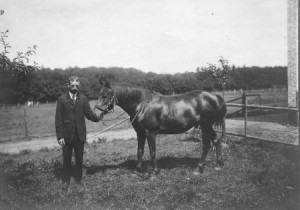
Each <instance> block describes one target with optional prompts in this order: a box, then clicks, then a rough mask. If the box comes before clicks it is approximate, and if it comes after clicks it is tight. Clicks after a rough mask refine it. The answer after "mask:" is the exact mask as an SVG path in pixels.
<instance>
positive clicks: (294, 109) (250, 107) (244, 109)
mask: <svg viewBox="0 0 300 210" xmlns="http://www.w3.org/2000/svg"><path fill="white" fill-rule="evenodd" d="M247 96H249V97H251V96H258V97H259V99H260V95H259V94H251V95H250V94H247V95H246V94H245V93H243V94H242V97H238V98H236V99H232V100H230V101H227V102H226V105H227V106H228V107H240V108H241V109H239V110H237V111H235V112H233V113H230V114H228V116H230V115H233V114H235V113H238V112H242V113H243V117H244V133H243V134H241V133H233V132H226V134H228V135H234V136H238V137H249V138H253V139H258V140H264V141H272V140H270V139H266V138H262V137H257V136H252V135H248V134H247V127H248V126H247V122H248V110H253V109H260V110H277V111H285V112H294V113H296V114H297V113H298V112H299V108H298V107H273V106H262V105H249V104H248V102H247ZM240 99H242V104H238V103H230V102H232V101H236V100H240ZM255 100H257V99H255ZM252 102H253V101H252ZM250 103H251V102H250ZM260 104H261V103H260ZM217 132H220V131H217ZM298 135H299V134H298ZM272 142H273V141H272ZM298 147H299V149H300V139H299V137H298Z"/></svg>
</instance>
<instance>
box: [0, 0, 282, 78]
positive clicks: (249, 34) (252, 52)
mask: <svg viewBox="0 0 300 210" xmlns="http://www.w3.org/2000/svg"><path fill="white" fill-rule="evenodd" d="M0 9H1V10H4V14H3V15H1V16H0V31H5V30H7V29H9V33H8V38H7V42H9V43H10V45H11V46H12V48H11V50H10V51H11V52H10V57H14V56H15V52H16V51H26V49H27V47H29V46H32V45H37V46H38V48H37V54H36V55H35V56H33V57H32V60H35V61H36V62H37V63H38V64H39V65H41V66H43V67H46V68H51V69H54V68H62V69H65V68H68V67H75V66H77V67H90V66H95V67H124V68H131V67H132V68H136V69H140V70H142V71H144V72H150V71H151V72H155V73H178V72H186V71H195V70H196V68H197V67H205V66H207V65H208V63H213V64H214V63H217V61H218V59H219V58H220V57H221V56H222V57H223V58H224V59H226V60H228V61H229V64H231V65H236V66H243V65H246V66H261V67H263V66H278V65H280V66H285V65H287V0H43V1H41V0H26V1H22V0H7V1H2V2H1V4H0ZM0 51H1V52H2V51H3V48H0Z"/></svg>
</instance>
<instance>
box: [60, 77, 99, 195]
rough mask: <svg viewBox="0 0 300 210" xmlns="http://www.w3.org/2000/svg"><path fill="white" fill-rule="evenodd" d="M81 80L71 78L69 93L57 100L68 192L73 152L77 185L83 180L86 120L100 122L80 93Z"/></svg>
mask: <svg viewBox="0 0 300 210" xmlns="http://www.w3.org/2000/svg"><path fill="white" fill-rule="evenodd" d="M78 88H79V79H78V77H77V76H71V77H70V78H69V83H68V89H69V92H68V93H66V94H63V95H62V96H60V97H59V98H58V100H57V106H56V114H55V129H56V137H57V140H58V143H59V144H60V145H61V146H62V150H63V176H62V180H63V190H68V187H69V184H70V178H71V160H72V151H73V149H74V152H75V161H76V165H75V174H74V178H75V181H76V182H77V183H79V184H80V183H81V179H82V163H83V149H84V143H85V141H86V125H85V119H84V117H86V118H87V119H89V120H91V121H93V122H99V120H100V116H99V117H98V116H97V115H96V114H95V113H94V112H93V111H92V110H91V107H90V104H89V102H88V100H87V98H86V97H85V96H84V95H82V94H79V93H78Z"/></svg>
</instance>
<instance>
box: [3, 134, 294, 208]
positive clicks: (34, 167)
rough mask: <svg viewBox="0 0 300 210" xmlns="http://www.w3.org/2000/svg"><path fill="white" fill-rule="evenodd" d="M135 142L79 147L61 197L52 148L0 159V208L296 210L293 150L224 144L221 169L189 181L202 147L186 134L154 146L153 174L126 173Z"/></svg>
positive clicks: (211, 159)
mask: <svg viewBox="0 0 300 210" xmlns="http://www.w3.org/2000/svg"><path fill="white" fill-rule="evenodd" d="M136 148H137V142H136V139H134V140H128V141H122V140H120V141H113V142H107V143H93V144H90V145H86V148H85V154H84V178H83V180H84V183H85V187H84V186H77V185H76V183H74V182H73V179H72V182H71V186H70V191H69V193H68V194H65V195H62V194H61V193H60V189H61V180H60V179H61V171H62V161H61V159H62V157H61V151H60V150H59V149H54V150H47V149H43V150H41V151H38V152H29V151H23V152H22V153H21V154H19V155H5V154H2V155H1V156H0V209H126V208H127V209H272V210H273V209H300V182H299V173H300V155H299V151H297V150H296V149H295V148H294V147H292V146H288V145H281V144H275V143H270V142H260V141H254V140H251V139H243V140H241V141H240V139H237V138H231V141H230V142H229V148H226V149H224V150H223V156H224V159H225V167H224V168H223V169H222V170H221V171H215V170H214V165H215V152H214V151H212V150H211V151H210V153H209V155H208V157H207V165H206V168H205V171H204V173H203V174H201V175H200V176H193V175H192V171H193V169H194V168H195V166H196V165H197V163H198V158H199V155H200V152H201V150H202V149H201V145H200V143H199V142H198V140H197V139H195V138H191V137H189V136H187V135H185V134H182V135H164V136H159V138H158V139H157V157H158V166H159V168H160V173H159V174H158V175H157V177H156V179H154V180H148V179H147V175H148V173H147V171H149V169H150V166H149V165H150V163H149V155H148V153H149V151H148V148H147V147H146V151H145V162H144V169H143V173H142V175H136V174H134V173H133V169H134V166H135V163H136Z"/></svg>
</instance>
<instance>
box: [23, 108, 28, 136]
mask: <svg viewBox="0 0 300 210" xmlns="http://www.w3.org/2000/svg"><path fill="white" fill-rule="evenodd" d="M24 126H25V136H26V137H27V136H28V128H27V121H26V108H25V107H24Z"/></svg>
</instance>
